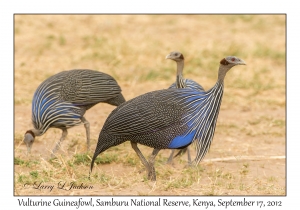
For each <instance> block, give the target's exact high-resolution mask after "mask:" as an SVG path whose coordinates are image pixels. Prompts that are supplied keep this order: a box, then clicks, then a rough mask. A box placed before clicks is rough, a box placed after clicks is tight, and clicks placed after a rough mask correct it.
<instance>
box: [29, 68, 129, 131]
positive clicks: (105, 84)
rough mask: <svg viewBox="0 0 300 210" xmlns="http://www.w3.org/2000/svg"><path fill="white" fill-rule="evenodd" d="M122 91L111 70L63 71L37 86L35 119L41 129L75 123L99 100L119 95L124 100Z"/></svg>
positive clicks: (104, 100)
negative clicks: (106, 72)
mask: <svg viewBox="0 0 300 210" xmlns="http://www.w3.org/2000/svg"><path fill="white" fill-rule="evenodd" d="M120 95H121V88H120V86H119V85H118V84H117V82H116V81H115V79H114V78H113V77H111V76H110V75H108V74H105V73H102V72H99V71H95V70H88V69H78V70H69V71H63V72H60V73H58V74H55V75H53V76H51V77H49V78H48V79H46V80H45V81H44V82H42V83H41V84H40V85H39V87H38V88H37V90H36V92H35V94H34V96H33V100H32V121H33V124H34V127H35V128H36V129H41V130H45V129H47V128H48V127H67V128H68V127H72V126H74V125H78V124H80V123H81V120H80V118H81V117H82V116H83V115H84V113H85V111H86V110H87V109H89V108H91V107H92V106H93V105H95V104H97V103H99V102H109V101H110V100H113V98H116V97H119V98H120V99H121V100H120V101H121V102H124V101H125V100H124V98H123V96H122V95H121V97H120ZM122 100H124V101H122ZM114 103H116V102H114Z"/></svg>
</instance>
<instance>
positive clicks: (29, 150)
mask: <svg viewBox="0 0 300 210" xmlns="http://www.w3.org/2000/svg"><path fill="white" fill-rule="evenodd" d="M26 146H27V155H28V154H30V153H31V146H32V144H30V145H29V144H26Z"/></svg>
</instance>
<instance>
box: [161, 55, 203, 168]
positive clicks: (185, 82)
mask: <svg viewBox="0 0 300 210" xmlns="http://www.w3.org/2000/svg"><path fill="white" fill-rule="evenodd" d="M166 59H171V60H173V61H175V62H176V64H177V75H176V81H175V82H174V83H173V84H172V85H171V86H170V87H169V88H189V89H192V90H197V91H200V92H203V91H205V90H204V88H203V87H202V86H201V85H200V84H198V83H197V82H195V81H194V80H192V79H185V78H184V77H183V75H182V72H183V67H184V56H183V54H182V53H181V52H179V51H173V52H171V53H170V54H168V55H167V56H166ZM185 152H187V156H188V165H191V163H192V161H191V154H190V150H189V147H186V148H183V149H181V150H179V152H178V153H177V154H176V155H175V157H177V156H178V155H180V154H184V153H185ZM174 153H175V149H173V150H172V152H171V154H170V156H169V158H168V160H167V163H168V164H172V161H173V156H174Z"/></svg>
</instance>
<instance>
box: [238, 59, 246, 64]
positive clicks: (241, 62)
mask: <svg viewBox="0 0 300 210" xmlns="http://www.w3.org/2000/svg"><path fill="white" fill-rule="evenodd" d="M238 64H239V65H246V62H245V61H243V60H242V59H240V61H239V62H238Z"/></svg>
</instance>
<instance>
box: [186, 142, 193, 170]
mask: <svg viewBox="0 0 300 210" xmlns="http://www.w3.org/2000/svg"><path fill="white" fill-rule="evenodd" d="M186 151H187V155H188V165H189V166H190V165H192V159H191V151H190V148H189V147H188V148H186Z"/></svg>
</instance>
